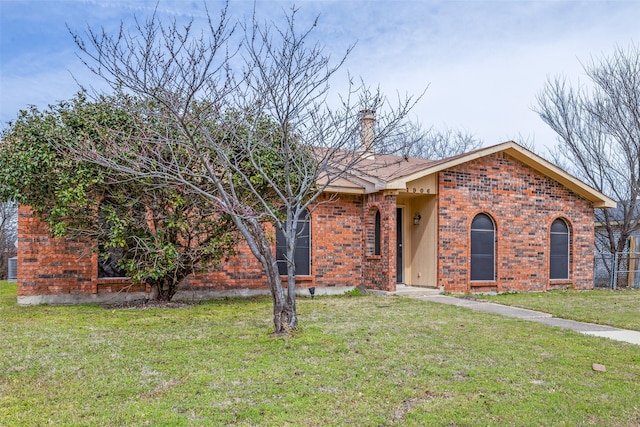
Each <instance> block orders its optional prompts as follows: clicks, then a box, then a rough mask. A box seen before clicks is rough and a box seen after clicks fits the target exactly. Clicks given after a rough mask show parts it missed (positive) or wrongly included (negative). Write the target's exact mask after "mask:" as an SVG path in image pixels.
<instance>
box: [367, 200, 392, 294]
mask: <svg viewBox="0 0 640 427" xmlns="http://www.w3.org/2000/svg"><path fill="white" fill-rule="evenodd" d="M396 206H397V201H396V196H394V195H385V194H383V193H375V194H368V195H366V196H365V203H364V209H363V212H365V213H366V214H365V215H366V216H365V219H364V223H365V226H366V228H367V230H365V231H364V233H363V236H362V239H363V245H365V248H366V245H367V244H369V245H371V243H372V242H371V241H369V240H371V235H372V233H371V228H372V227H374V216H375V211H376V209H377V210H379V211H380V220H381V221H380V225H381V227H380V234H381V235H380V255H371V254H372V253H373V251H371V250H368V251H363V253H364V254H365V255H364V271H363V273H364V274H363V279H364V284H365V286H366V287H367V288H373V289H379V290H383V291H394V290H395V289H396V257H395V254H396Z"/></svg>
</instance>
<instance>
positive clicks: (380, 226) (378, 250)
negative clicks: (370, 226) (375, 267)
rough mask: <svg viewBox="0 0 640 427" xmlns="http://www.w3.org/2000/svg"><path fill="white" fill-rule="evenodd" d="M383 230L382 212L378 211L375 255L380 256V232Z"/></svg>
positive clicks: (374, 236) (374, 238) (374, 240)
mask: <svg viewBox="0 0 640 427" xmlns="http://www.w3.org/2000/svg"><path fill="white" fill-rule="evenodd" d="M381 228H382V225H381V220H380V211H378V210H377V211H376V221H375V230H374V235H373V245H374V246H373V254H374V255H380V253H381V252H380V230H381Z"/></svg>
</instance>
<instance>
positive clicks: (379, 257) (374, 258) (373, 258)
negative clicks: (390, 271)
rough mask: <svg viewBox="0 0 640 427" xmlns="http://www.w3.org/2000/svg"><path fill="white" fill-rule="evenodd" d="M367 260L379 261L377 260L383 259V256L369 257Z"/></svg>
mask: <svg viewBox="0 0 640 427" xmlns="http://www.w3.org/2000/svg"><path fill="white" fill-rule="evenodd" d="M366 259H367V260H377V259H382V255H367V256H366Z"/></svg>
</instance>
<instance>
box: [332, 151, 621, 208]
mask: <svg viewBox="0 0 640 427" xmlns="http://www.w3.org/2000/svg"><path fill="white" fill-rule="evenodd" d="M501 152H502V153H506V154H508V155H509V156H511V157H513V158H515V159H516V160H519V161H520V162H522V163H524V164H525V165H527V166H529V167H530V168H532V169H534V170H536V171H538V172H540V173H541V174H543V175H545V176H547V177H549V178H551V179H553V180H554V181H557V182H558V183H560V184H562V185H563V186H565V187H567V188H568V189H570V190H571V191H573V192H574V193H576V194H578V195H579V196H582V197H584V198H585V199H587V200H589V201H591V202H592V203H593V206H594V207H596V208H615V207H616V202H615V201H614V200H613V199H611V198H609V197H607V196H605V195H604V194H602V193H601V192H599V191H598V190H596V189H594V188H592V187H591V186H589V185H587V184H586V183H584V182H582V181H581V180H579V179H578V178H576V177H574V176H572V175H570V174H568V173H567V172H565V171H564V170H562V169H561V168H559V167H558V166H556V165H554V164H553V163H551V162H549V161H547V160H545V159H543V158H542V157H540V156H538V155H537V154H535V153H533V152H531V151H529V150H527V149H526V148H524V147H522V146H520V145H518V144H517V143H515V142H513V141H508V142H504V143H502V144H497V145H493V146H490V147H486V148H480V149H478V150H475V151H470V152H468V153H463V154H460V155H457V156H453V157H448V158H445V159H442V160H424V159H416V158H411V157H409V158H402V157H399V156H390V155H376V156H375V158H370V159H363V160H362V161H361V162H360V163H358V167H357V170H354V171H352V173H350V175H352V176H353V178H352V179H349V177H344V178H343V179H342V180H341V181H344V182H350V183H351V184H352V185H353V187H352V188H351V190H352V191H349V192H361V193H370V192H374V191H381V190H396V191H402V190H406V188H407V183H409V182H411V181H415V180H418V179H421V178H424V177H427V176H429V175H432V174H435V173H437V172H440V171H443V170H446V169H450V168H452V167H455V166H458V165H461V164H464V163H467V162H470V161H472V160H475V159H479V158H482V157H485V156H489V155H492V154H496V153H501ZM356 177H357V179H356ZM356 181H360V183H357V182H356ZM363 184H364V185H363ZM367 184H369V185H367ZM330 187H331V188H333V189H334V191H337V192H342V191H340V187H341V182H335V183H334V185H332V186H330ZM356 188H358V189H359V191H354V190H356ZM344 189H345V190H346V189H347V188H346V187H345V188H344Z"/></svg>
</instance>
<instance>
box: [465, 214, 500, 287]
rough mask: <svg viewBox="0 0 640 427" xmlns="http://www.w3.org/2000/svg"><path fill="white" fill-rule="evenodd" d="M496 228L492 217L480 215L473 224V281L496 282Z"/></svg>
mask: <svg viewBox="0 0 640 427" xmlns="http://www.w3.org/2000/svg"><path fill="white" fill-rule="evenodd" d="M495 246H496V228H495V224H494V223H493V220H492V219H491V217H490V216H489V215H487V214H483V213H482V214H478V215H476V217H475V218H474V219H473V222H471V280H495V271H496V268H495V265H496V250H495Z"/></svg>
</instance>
